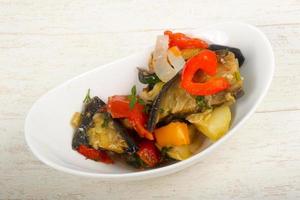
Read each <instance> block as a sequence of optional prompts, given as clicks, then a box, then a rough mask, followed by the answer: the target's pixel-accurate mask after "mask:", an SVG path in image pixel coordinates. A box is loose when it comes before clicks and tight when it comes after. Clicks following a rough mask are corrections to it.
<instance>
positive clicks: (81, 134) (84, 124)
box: [72, 96, 105, 149]
mask: <svg viewBox="0 0 300 200" xmlns="http://www.w3.org/2000/svg"><path fill="white" fill-rule="evenodd" d="M103 106H105V103H104V102H103V101H102V100H101V99H100V98H99V97H97V96H95V97H93V98H92V99H91V100H90V101H89V102H88V103H87V104H85V106H84V111H83V113H82V120H81V124H80V126H79V128H78V129H76V131H75V133H74V136H73V140H72V148H73V149H77V148H78V147H79V145H86V146H88V144H89V142H88V136H87V133H86V131H87V129H88V127H89V126H90V124H91V123H92V121H93V116H94V115H95V113H96V112H97V111H98V110H99V108H101V107H103Z"/></svg>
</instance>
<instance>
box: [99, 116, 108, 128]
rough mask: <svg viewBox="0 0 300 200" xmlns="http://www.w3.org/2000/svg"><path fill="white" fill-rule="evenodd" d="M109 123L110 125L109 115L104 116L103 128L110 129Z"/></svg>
mask: <svg viewBox="0 0 300 200" xmlns="http://www.w3.org/2000/svg"><path fill="white" fill-rule="evenodd" d="M108 123H109V116H108V115H107V114H105V115H104V118H103V123H102V125H101V126H102V128H106V127H108Z"/></svg>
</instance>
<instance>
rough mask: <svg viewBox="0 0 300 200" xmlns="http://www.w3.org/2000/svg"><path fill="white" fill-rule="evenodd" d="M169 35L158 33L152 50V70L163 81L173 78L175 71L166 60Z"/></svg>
mask: <svg viewBox="0 0 300 200" xmlns="http://www.w3.org/2000/svg"><path fill="white" fill-rule="evenodd" d="M168 49H169V36H167V35H159V36H158V37H157V40H156V45H155V50H154V52H153V68H154V72H155V73H156V75H157V76H158V78H159V79H160V80H162V81H163V82H167V81H169V80H170V79H171V78H173V77H174V76H175V75H176V73H177V71H176V70H175V69H174V68H173V67H172V66H171V65H170V64H169V62H168Z"/></svg>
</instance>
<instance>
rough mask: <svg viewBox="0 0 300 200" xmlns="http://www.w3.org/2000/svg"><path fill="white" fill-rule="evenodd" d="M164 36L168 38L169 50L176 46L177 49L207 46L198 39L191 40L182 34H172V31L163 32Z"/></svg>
mask: <svg viewBox="0 0 300 200" xmlns="http://www.w3.org/2000/svg"><path fill="white" fill-rule="evenodd" d="M164 35H168V36H169V48H171V47H173V46H177V47H178V48H179V49H190V48H204V49H206V48H208V44H207V43H206V42H205V41H203V40H201V39H198V38H191V37H188V36H186V35H185V34H183V33H172V31H165V32H164Z"/></svg>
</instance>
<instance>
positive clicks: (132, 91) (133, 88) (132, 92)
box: [131, 85, 136, 96]
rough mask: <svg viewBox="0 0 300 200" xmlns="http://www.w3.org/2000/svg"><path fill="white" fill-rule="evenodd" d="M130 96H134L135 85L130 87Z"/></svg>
mask: <svg viewBox="0 0 300 200" xmlns="http://www.w3.org/2000/svg"><path fill="white" fill-rule="evenodd" d="M131 96H136V86H135V85H134V86H133V87H132V88H131Z"/></svg>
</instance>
